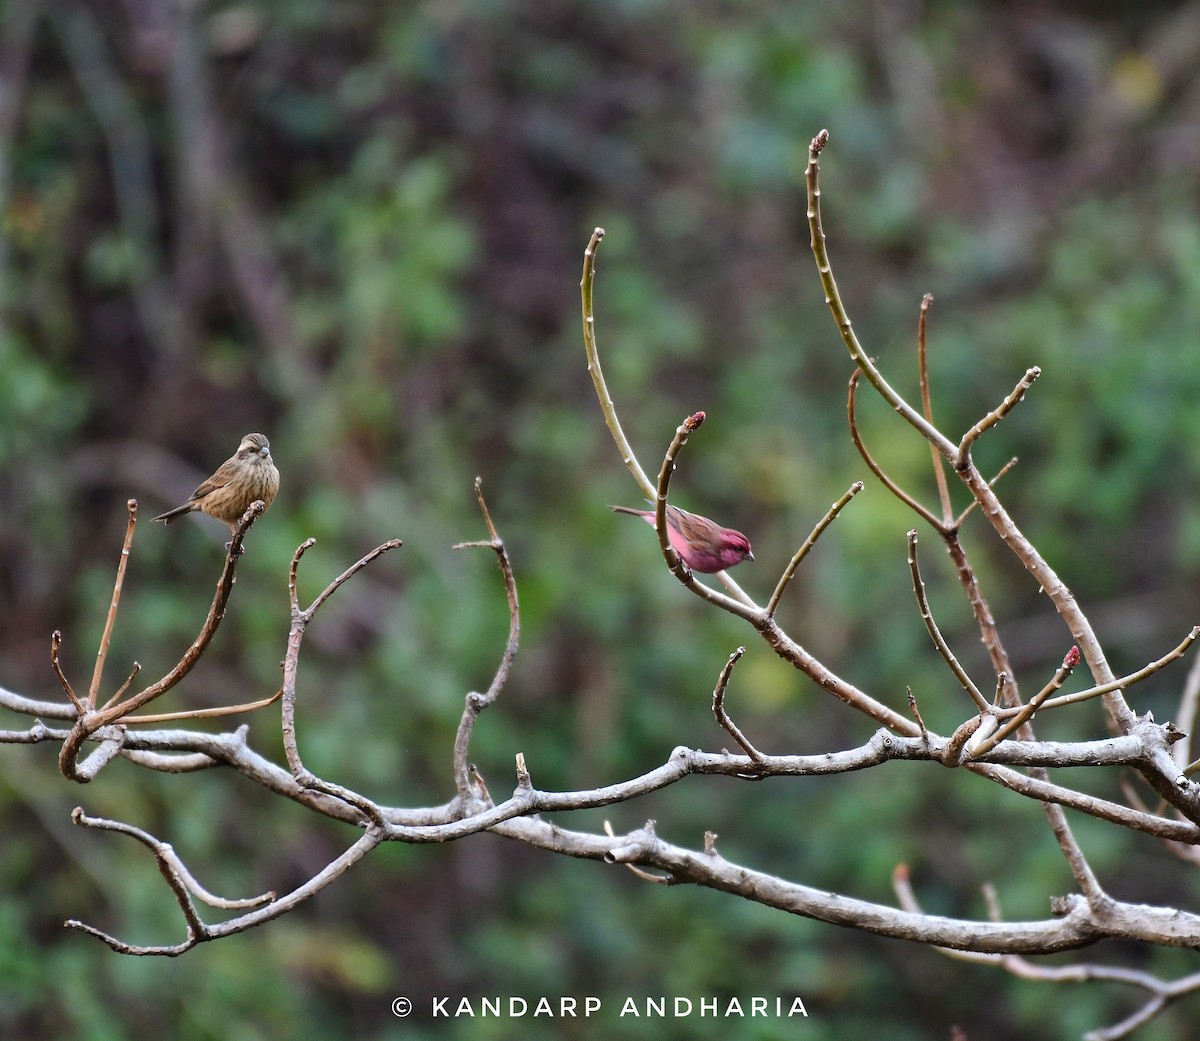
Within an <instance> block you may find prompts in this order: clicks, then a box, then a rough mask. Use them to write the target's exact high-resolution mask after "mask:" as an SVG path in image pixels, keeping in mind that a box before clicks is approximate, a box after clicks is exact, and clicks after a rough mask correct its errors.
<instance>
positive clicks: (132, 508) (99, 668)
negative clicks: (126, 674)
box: [87, 499, 137, 709]
mask: <svg viewBox="0 0 1200 1041" xmlns="http://www.w3.org/2000/svg"><path fill="white" fill-rule="evenodd" d="M125 505H126V507H127V508H128V510H129V523H128V524H127V525H126V526H125V542H124V543H123V544H122V546H121V559H120V561H119V562H118V564H117V577H116V579H115V581H114V582H113V595H112V602H111V603H110V604H109V605H108V616H107V617H106V618H105V619H104V633H103V635H102V636H101V637H100V647H99V649H98V650H97V651H96V667H95V669H93V670H92V682H91V685H90V686H89V687H88V697H87V703H88V708H89V709H93V708H95V707H96V699H97V697H98V696H99V694H100V681H101V679H102V677H103V676H104V659H105V658H107V657H108V645H109V641H110V640H111V639H112V631H113V624H114V623H115V622H116V620H117V607H118V606H119V605H120V603H121V587H122V586H123V585H124V584H125V568H126V566H127V565H128V564H129V547H130V546H131V545H133V529H134V528H135V527H136V526H137V499H130V500H129V501H128V502H127V503H126V504H125ZM132 678H133V677H132V676H131V677H130V679H131V680H132ZM126 686H128V684H126ZM124 689H125V688H124V687H123V688H122V690H124Z"/></svg>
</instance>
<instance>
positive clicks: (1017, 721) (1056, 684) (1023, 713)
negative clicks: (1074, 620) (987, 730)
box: [972, 647, 1079, 755]
mask: <svg viewBox="0 0 1200 1041" xmlns="http://www.w3.org/2000/svg"><path fill="white" fill-rule="evenodd" d="M1078 664H1079V648H1078V647H1072V648H1071V649H1070V650H1069V651H1067V654H1066V657H1064V658H1063V661H1062V665H1060V666H1059V667H1058V671H1057V672H1055V674H1054V676H1053V677H1052V678H1051V680H1050V682H1049V683H1047V684H1046V685H1045V686H1044V687H1043V688H1042V689H1041V690H1039V691H1038V692H1037V693H1036V694H1035V695H1034V696H1033V697H1032V698H1030V699H1029V704H1027V705H1025V706H1023V707H1022V708H1020V709H1017V710H1016V712H1015V714H1014V715H1013V717H1012V719H1010V720H1009V721H1008V722H1007V723H1005V724H1004V725H1003V726H1001V727H1000V728H999V729H998V730H997V731H996V732H995V733H994V734H992V736H991V737H989V738H988V739H987V740H986V741H984V742H982V743H981V744H979V745H978V746H976V747H975V748H974V749H972V753H973V754H975V755H986V754H987V753H988V752H990V751H991V750H992V749H993V748H995V747H996V746H997V745H998V744H999V743H1000V742H1001V741H1003V740H1004V739H1005V738H1006V737H1008V735H1009V734H1015V733H1016V732H1017V731H1018V730H1020V729H1021V727H1023V726H1024V725H1025V724H1026V723H1027V722H1029V721H1030V720H1032V719H1033V716H1034V713H1035V712H1037V710H1038V709H1039V708H1041V707H1042V704H1043V702H1045V700H1046V699H1047V698H1048V697H1050V695H1051V694H1053V693H1054V692H1055V691H1056V690H1058V689H1059V688H1060V687H1061V686H1062V685H1063V684H1064V683H1065V682H1066V681H1067V677H1068V676H1070V675H1071V673H1072V672H1074V671H1075V666H1076V665H1078ZM1001 685H1003V684H1002V683H1001ZM999 694H1000V691H999V689H997V691H996V695H997V697H999Z"/></svg>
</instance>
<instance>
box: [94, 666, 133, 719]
mask: <svg viewBox="0 0 1200 1041" xmlns="http://www.w3.org/2000/svg"><path fill="white" fill-rule="evenodd" d="M141 671H142V663H141V662H138V661H135V662H134V663H133V668H132V669H130V670H129V675H128V676H126V677H125V682H124V683H122V684H121V685H120V686H119V687H118V688H117V689H116V690H115V691H114V692H113V696H112V697H111V698H109V699H108V700H107V701H106V702H105V703H104V704H103V705H101V706H100V708H101V710H103V709H106V708H108V707H109V706H110V705H115V704H116V703H117V702H118V701H120V700H121V699H122V698H123V697H125V695H126V694H128V693H129V688H130V687H132V686H133V681H134V680H135V679H137V676H138V673H139V672H141Z"/></svg>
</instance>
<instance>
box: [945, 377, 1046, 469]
mask: <svg viewBox="0 0 1200 1041" xmlns="http://www.w3.org/2000/svg"><path fill="white" fill-rule="evenodd" d="M1041 374H1042V370H1041V369H1040V368H1038V367H1037V366H1036V365H1035V366H1033V368H1031V369H1027V370H1026V372H1025V375H1024V376H1022V377H1021V378H1020V379H1019V380H1018V381H1017V385H1016V386H1015V387H1013V389H1012V391H1011V392H1010V393H1009V395H1008V397H1006V398H1005V399H1004V400H1003V401H1002V402H1000V404H999V405H997V406H996V407H995V408H994V409H992V411H991V412H989V413H988V414H987V415H986V416H984V417H983V419H981V420H980V421H979V422H978V423H976V424H975V425H974V426H973V427H971V429H970V430H968V431H967V432H966V433H965V434H963V439H962V441H961V442H959V445H958V455H957V457H956V459H955V463H954V465H955V468H956V469H962V468H963V467H964V466H965V465H966V463H967V459H968V458H969V456H970V454H971V446H972V445H974V444H975V442H976V441H978V440H979V438H980V437H981V436H982V435H983V434H984V433H985V432H986V431H988V430H991V429H992V427H994V426H995V425H996V424H997V423H999V422H1000V420H1002V419H1003V418H1004V417H1005V416H1007V415H1008V414H1009V413H1010V412H1011V411H1012V410H1013V409H1014V408H1016V407H1017V405H1018V404H1019V403H1020V401H1021V399H1022V398H1024V397H1025V392H1026V391H1027V390H1029V388H1030V387H1032V386H1033V383H1034V381H1035V380H1036V379H1037V378H1038V377H1039V376H1040V375H1041Z"/></svg>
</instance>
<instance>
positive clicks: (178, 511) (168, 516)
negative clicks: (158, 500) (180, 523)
mask: <svg viewBox="0 0 1200 1041" xmlns="http://www.w3.org/2000/svg"><path fill="white" fill-rule="evenodd" d="M192 509H193V507H192V504H191V503H190V502H185V503H184V504H183V505H182V506H176V507H175V509H173V510H167V512H166V513H160V514H159V515H158V516H157V517H151V518H150V519H151V520H152V521H162V522H163V523H164V524H170V523H171V521H173V520H174V519H175V518H176V517H182V516H183V515H184V514H185V513H191V512H192Z"/></svg>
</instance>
